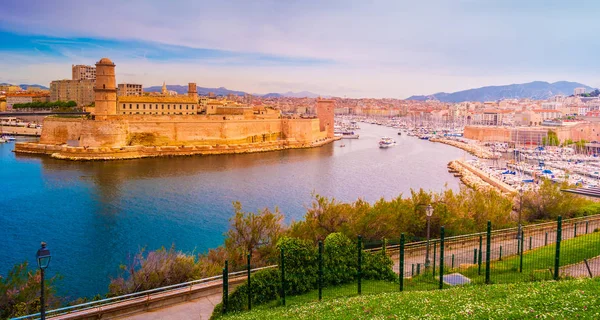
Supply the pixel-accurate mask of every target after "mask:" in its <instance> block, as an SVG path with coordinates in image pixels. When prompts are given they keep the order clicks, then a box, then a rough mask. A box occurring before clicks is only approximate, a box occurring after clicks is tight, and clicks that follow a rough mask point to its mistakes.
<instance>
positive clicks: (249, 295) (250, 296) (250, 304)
mask: <svg viewBox="0 0 600 320" xmlns="http://www.w3.org/2000/svg"><path fill="white" fill-rule="evenodd" d="M251 259H252V254H251V253H248V311H250V310H252V283H251V282H250V280H251V279H250V270H252V267H251V265H250V260H251Z"/></svg>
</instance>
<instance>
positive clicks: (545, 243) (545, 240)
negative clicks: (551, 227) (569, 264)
mask: <svg viewBox="0 0 600 320" xmlns="http://www.w3.org/2000/svg"><path fill="white" fill-rule="evenodd" d="M547 245H548V232H546V237H545V238H544V246H547Z"/></svg>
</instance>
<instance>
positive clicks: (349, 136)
mask: <svg viewBox="0 0 600 320" xmlns="http://www.w3.org/2000/svg"><path fill="white" fill-rule="evenodd" d="M341 137H342V139H358V137H359V136H358V134H356V133H354V131H344V132H342V135H341Z"/></svg>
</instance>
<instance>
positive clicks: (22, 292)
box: [0, 262, 60, 319]
mask: <svg viewBox="0 0 600 320" xmlns="http://www.w3.org/2000/svg"><path fill="white" fill-rule="evenodd" d="M57 279H58V277H57V276H54V277H52V278H50V279H48V278H46V279H45V281H44V283H45V286H44V296H45V301H46V305H47V308H56V307H58V306H59V305H60V301H59V299H58V298H57V297H55V295H54V293H55V290H54V283H55V281H56V280H57ZM40 291H41V273H40V270H36V271H35V272H32V271H31V270H29V265H28V263H27V262H24V263H21V264H18V265H15V266H14V267H13V268H12V270H10V271H9V273H8V276H7V277H6V278H3V277H2V276H0V319H6V318H13V317H20V316H24V315H28V314H32V313H36V312H39V311H40Z"/></svg>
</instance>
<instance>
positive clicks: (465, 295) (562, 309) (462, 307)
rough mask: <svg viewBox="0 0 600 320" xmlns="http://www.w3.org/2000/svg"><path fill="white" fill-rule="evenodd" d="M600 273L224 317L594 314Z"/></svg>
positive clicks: (386, 295)
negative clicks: (578, 278) (597, 274)
mask: <svg viewBox="0 0 600 320" xmlns="http://www.w3.org/2000/svg"><path fill="white" fill-rule="evenodd" d="M599 294H600V278H594V279H585V280H561V281H558V282H555V281H549V282H528V283H518V284H496V285H486V286H468V287H464V288H460V287H456V288H451V289H446V290H434V291H412V292H411V291H408V292H395V293H383V294H372V295H362V296H358V297H352V298H345V299H331V300H325V299H324V300H323V301H321V302H312V303H305V304H298V305H292V306H290V307H280V308H273V309H263V310H257V309H255V310H253V311H251V312H242V313H237V314H232V315H229V316H226V317H225V318H227V319H271V320H275V319H300V318H302V319H308V318H310V319H388V318H390V319H536V318H543V319H547V318H551V319H575V318H581V319H598V318H599V317H600V313H599V311H598V310H600V297H599Z"/></svg>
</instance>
